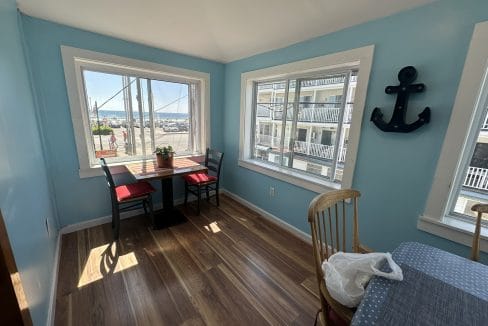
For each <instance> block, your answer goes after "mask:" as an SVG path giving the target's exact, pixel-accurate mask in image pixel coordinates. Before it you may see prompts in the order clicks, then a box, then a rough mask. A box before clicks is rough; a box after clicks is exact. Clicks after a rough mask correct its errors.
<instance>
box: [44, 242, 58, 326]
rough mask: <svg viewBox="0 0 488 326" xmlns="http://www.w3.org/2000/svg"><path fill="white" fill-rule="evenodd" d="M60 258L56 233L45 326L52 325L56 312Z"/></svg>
mask: <svg viewBox="0 0 488 326" xmlns="http://www.w3.org/2000/svg"><path fill="white" fill-rule="evenodd" d="M60 256H61V233H60V232H58V238H57V239H56V248H55V251H54V264H53V275H52V280H51V293H50V297H49V310H48V312H47V322H46V325H48V326H52V325H54V313H55V310H56V292H57V289H58V272H59V259H60Z"/></svg>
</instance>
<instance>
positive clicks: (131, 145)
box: [122, 76, 137, 155]
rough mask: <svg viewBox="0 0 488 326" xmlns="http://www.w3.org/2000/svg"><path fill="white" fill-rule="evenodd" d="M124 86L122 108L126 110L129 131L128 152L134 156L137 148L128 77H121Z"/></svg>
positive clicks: (130, 86) (130, 87)
mask: <svg viewBox="0 0 488 326" xmlns="http://www.w3.org/2000/svg"><path fill="white" fill-rule="evenodd" d="M122 85H123V86H124V106H125V108H126V116H127V119H126V121H127V123H128V124H127V126H128V129H129V135H128V137H127V139H128V144H127V145H128V152H129V155H136V154H137V148H136V135H135V133H134V121H133V120H134V110H133V107H132V85H131V80H130V77H129V76H124V77H123V83H122Z"/></svg>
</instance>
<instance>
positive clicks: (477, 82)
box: [418, 22, 488, 252]
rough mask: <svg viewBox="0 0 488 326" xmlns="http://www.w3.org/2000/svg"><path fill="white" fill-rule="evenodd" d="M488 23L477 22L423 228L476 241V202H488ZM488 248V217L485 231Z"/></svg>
mask: <svg viewBox="0 0 488 326" xmlns="http://www.w3.org/2000/svg"><path fill="white" fill-rule="evenodd" d="M486 44H488V22H483V23H479V24H477V25H476V27H475V30H474V33H473V37H472V39H471V44H470V47H469V51H468V55H467V57H466V62H465V65H464V70H463V75H462V77H461V82H460V84H459V89H458V92H457V95H456V101H455V103H454V107H453V110H452V114H451V120H450V122H449V127H448V129H447V133H446V137H445V139H444V144H443V147H442V151H441V155H440V157H439V161H438V163H437V170H436V174H435V177H434V181H433V183H432V188H431V190H430V194H429V198H428V200H427V205H426V208H425V211H424V214H423V215H422V216H420V218H419V220H418V227H419V228H420V229H421V230H424V231H427V232H430V233H433V234H436V235H438V236H441V237H444V238H447V239H450V240H452V241H456V242H459V243H464V244H467V245H470V244H471V242H472V235H471V232H473V230H474V223H473V221H474V215H473V213H472V212H471V207H472V206H473V205H474V204H475V203H488V116H487V115H488V112H487V110H488V108H487V107H488V80H487V76H488V61H487V58H488V48H487V47H486ZM481 236H482V238H481V243H480V247H481V250H483V251H485V252H487V251H488V241H487V240H486V239H487V238H488V221H487V220H484V221H483V223H482V230H481Z"/></svg>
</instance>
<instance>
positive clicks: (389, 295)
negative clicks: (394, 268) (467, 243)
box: [351, 242, 488, 326]
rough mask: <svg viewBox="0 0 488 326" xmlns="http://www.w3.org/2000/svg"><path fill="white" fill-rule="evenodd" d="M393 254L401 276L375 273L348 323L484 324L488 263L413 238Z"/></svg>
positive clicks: (487, 318)
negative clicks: (475, 260) (394, 276)
mask: <svg viewBox="0 0 488 326" xmlns="http://www.w3.org/2000/svg"><path fill="white" fill-rule="evenodd" d="M392 258H393V260H394V261H395V262H396V263H397V264H398V265H399V266H400V268H401V269H402V272H403V280H402V281H393V280H388V279H385V278H382V277H377V276H375V277H373V278H372V279H371V281H370V282H369V284H368V286H367V288H366V291H365V295H364V298H363V300H362V301H361V304H360V305H359V307H358V308H357V310H356V313H355V314H354V317H353V319H352V322H351V325H415V326H417V325H443V326H444V325H456V326H457V325H488V266H486V265H483V264H481V263H478V262H474V261H471V260H468V259H466V258H464V257H460V256H457V255H454V254H452V253H449V252H446V251H444V250H441V249H438V248H435V247H431V246H428V245H425V244H421V243H417V242H405V243H402V244H401V245H400V246H399V247H398V248H397V249H395V250H394V251H393V253H392ZM382 270H383V271H388V268H387V267H386V265H385V266H383V268H382Z"/></svg>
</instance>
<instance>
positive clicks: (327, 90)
mask: <svg viewBox="0 0 488 326" xmlns="http://www.w3.org/2000/svg"><path fill="white" fill-rule="evenodd" d="M345 81H346V75H345V74H337V75H331V76H327V77H323V78H317V79H306V80H301V81H300V97H299V101H300V102H299V105H298V117H297V124H296V131H295V137H294V138H295V144H294V148H293V149H294V154H293V168H295V169H298V170H303V171H307V172H309V173H312V174H317V175H320V176H322V177H325V178H327V179H331V176H332V171H333V167H334V157H335V156H336V155H338V156H337V159H338V161H340V160H341V159H343V158H342V157H341V156H340V155H339V154H338V151H337V150H336V147H337V145H340V146H339V147H340V149H341V151H342V148H343V143H344V135H343V134H344V130H342V135H343V137H341V138H340V139H338V137H339V133H338V132H339V129H340V128H339V125H340V124H341V119H342V114H341V111H342V107H343V104H342V97H343V93H344V87H345ZM342 163H343V161H342V162H341V164H342ZM338 167H339V166H338ZM337 175H338V173H336V176H337Z"/></svg>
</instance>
